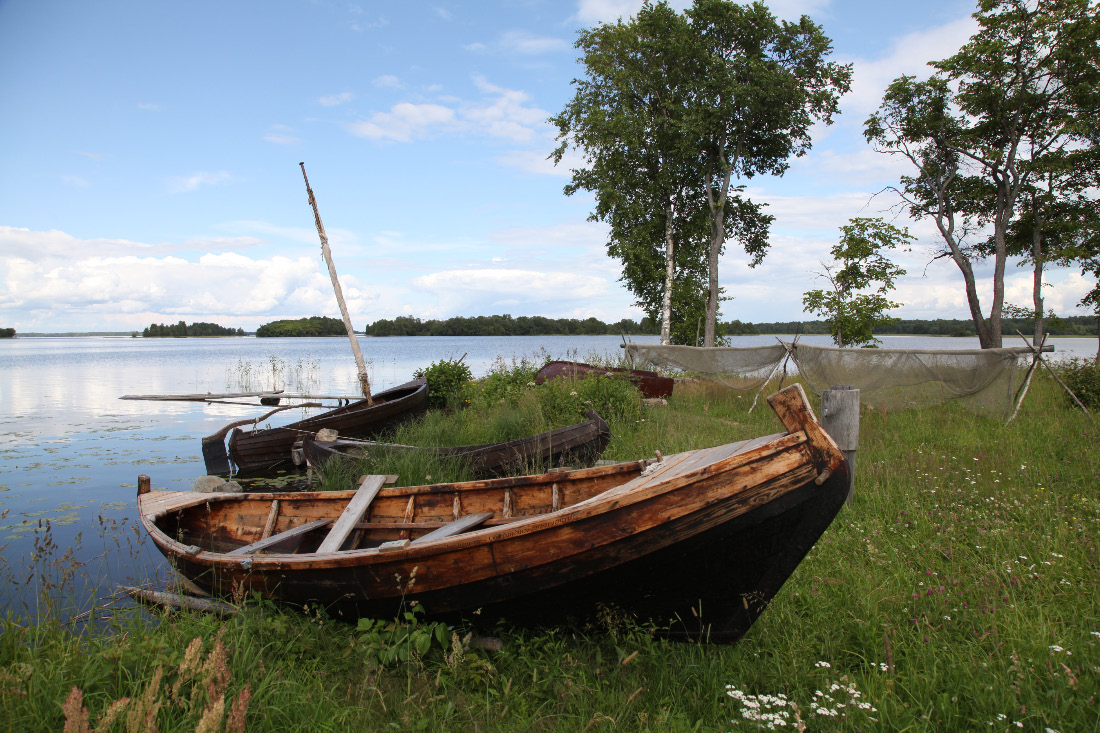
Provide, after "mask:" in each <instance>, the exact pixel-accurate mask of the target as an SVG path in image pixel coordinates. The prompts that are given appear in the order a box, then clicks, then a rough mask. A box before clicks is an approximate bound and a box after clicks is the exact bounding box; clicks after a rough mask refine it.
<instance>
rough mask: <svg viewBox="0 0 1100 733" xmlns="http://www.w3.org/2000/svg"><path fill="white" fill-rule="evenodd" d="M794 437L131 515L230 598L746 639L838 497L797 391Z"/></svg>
mask: <svg viewBox="0 0 1100 733" xmlns="http://www.w3.org/2000/svg"><path fill="white" fill-rule="evenodd" d="M768 401H769V403H770V404H771V405H772V408H773V409H774V410H775V411H776V414H777V415H778V416H779V418H780V421H781V422H782V423H783V426H784V428H785V431H784V432H781V433H777V434H775V435H768V436H764V437H760V438H755V439H751V440H742V441H738V442H735V443H729V444H726V445H719V446H715V447H713V448H704V449H700V450H691V451H687V452H685V453H679V454H676V455H670V456H666V457H664V458H663V459H661V458H659V459H658V460H655V461H654V460H649V461H633V462H630V463H620V464H614V465H610V466H598V467H594V468H586V469H579V470H573V471H558V472H550V473H545V474H539V475H533V476H522V477H516V478H497V479H488V480H483V481H470V482H464V483H456V484H436V485H431V486H408V487H400V488H397V487H395V488H383V482H384V481H385V477H383V476H365V477H364V478H363V479H362V483H361V486H360V488H359V489H358V490H353V491H344V492H323V493H319V492H310V493H289V492H283V493H270V494H256V493H251V494H220V495H219V494H199V495H196V494H194V493H191V492H177V491H150V480H149V477H148V476H141V477H139V479H138V514H139V517H140V521H141V524H142V526H143V527H144V528H145V530H146V531H147V532H148V534H149V537H150V538H151V539H152V541H153V543H154V544H155V545H156V546H157V548H158V549H159V550H160V551H161V552H163V553H164V555H165V556H166V557H167V558H168V559H169V561H170V562H171V563H172V565H173V566H175V568H176V569H177V570H178V571H179V572H180V573H181V574H182V575H183V576H184V577H186V578H187V579H189V580H190V581H192V582H193V583H195V584H196V585H198V586H199V587H200V588H201V589H203V590H204V591H207V592H210V593H212V594H214V595H217V596H221V597H230V596H232V594H233V593H234V592H237V593H244V594H246V595H247V594H249V593H258V594H259V595H260V596H261V597H263V598H269V599H274V600H281V601H287V602H292V603H307V602H314V603H317V604H319V605H320V607H322V608H325V609H326V610H328V611H329V612H330V613H333V614H337V615H343V616H344V617H355V616H374V617H390V618H392V617H393V616H394V615H395V614H397V613H398V612H399V611H400V609H402V608H403V607H407V604H409V603H410V602H413V601H416V602H418V603H420V604H422V607H423V608H424V609H425V612H426V614H427V616H428V617H431V618H441V619H457V618H463V617H465V618H468V619H470V620H473V621H475V622H478V623H480V622H484V621H487V620H491V619H498V618H503V619H505V620H507V621H509V622H512V623H515V624H547V623H553V624H559V623H563V622H569V621H571V620H577V621H581V620H584V619H585V618H587V617H588V616H589V615H590V614H592V613H593V612H595V611H596V610H597V609H598V608H600V607H601V606H603V607H612V608H618V609H620V610H622V611H624V612H626V613H629V614H633V615H635V616H636V617H637V618H639V619H651V620H653V621H654V622H656V623H657V625H658V627H659V628H663V629H664V630H665V633H667V634H669V635H671V636H678V637H689V638H694V639H703V640H710V641H733V640H734V639H737V638H738V637H740V636H741V635H742V634H744V633H745V631H747V630H748V628H749V626H750V625H751V624H752V623H753V621H754V620H755V619H756V618H757V616H759V614H760V613H761V612H762V611H763V610H764V609H765V608H766V607H767V605H768V603H769V602H770V601H771V599H772V598H773V597H774V596H775V594H776V592H777V591H778V590H779V588H780V587H781V586H782V585H783V583H784V582H785V581H786V579H787V578H788V577H789V576H790V574H791V573H792V572H793V571H794V569H795V568H796V567H797V566H798V564H799V562H801V561H802V559H803V558H804V557H805V555H806V553H807V552H809V550H810V548H811V547H813V545H814V543H815V542H816V541H817V540H818V538H819V537H820V536H821V534H822V533H823V532H824V531H825V530H826V529H827V528H828V526H829V524H830V523H831V522H832V521H833V518H834V517H835V516H836V514H837V512H839V511H840V508H841V506H843V504H844V499H845V497H846V495H847V492H848V469H847V464H846V463H845V460H844V455H843V454H842V453H841V452H840V450H839V449H838V448H837V445H836V443H835V442H834V441H833V440H832V439H831V438H830V437H829V436H828V434H827V433H825V431H824V430H823V429H822V428H821V427H820V426H819V425H818V423H817V420H816V418H815V417H814V415H813V412H812V410H811V409H810V406H809V404H808V402H807V401H806V396H805V393H804V392H803V391H802V388H801V386H800V385H793V386H791V387H788V388H786V389H784V390H782V391H780V392H778V393H776V394H775V395H772V397H770V398H769V400H768Z"/></svg>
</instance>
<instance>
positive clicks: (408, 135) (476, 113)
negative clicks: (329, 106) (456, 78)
mask: <svg viewBox="0 0 1100 733" xmlns="http://www.w3.org/2000/svg"><path fill="white" fill-rule="evenodd" d="M473 81H474V85H475V86H476V87H477V89H478V91H480V92H482V93H483V94H484V95H486V96H485V98H483V99H481V100H477V101H463V100H460V99H453V98H446V99H441V100H440V101H445V102H448V103H449V104H451V105H453V106H447V105H444V104H437V103H423V104H414V103H412V102H399V103H398V104H395V105H393V107H391V108H390V111H389V112H375V113H374V114H372V115H371V116H370V117H369V118H367V119H366V120H365V121H362V122H355V123H351V124H349V125H348V129H349V130H350V131H351V132H352V133H353V134H355V135H358V136H359V137H365V138H368V139H371V140H393V141H397V142H410V141H412V140H415V139H419V138H425V137H431V136H433V135H436V134H439V133H443V132H453V133H457V134H481V135H488V136H489V137H494V138H500V139H504V140H510V141H512V142H520V143H525V142H530V141H532V140H534V139H536V137H537V136H538V135H539V134H540V132H542V131H543V130H545V129H546V123H545V120H546V118H547V117H548V116H549V114H548V113H547V112H546V111H545V110H543V109H539V108H538V107H532V106H529V105H528V102H529V100H530V95H528V94H527V93H526V92H523V91H519V90H516V89H506V88H504V87H500V86H496V85H494V84H492V83H490V82H489V81H487V80H486V79H485V78H484V77H482V76H474V78H473Z"/></svg>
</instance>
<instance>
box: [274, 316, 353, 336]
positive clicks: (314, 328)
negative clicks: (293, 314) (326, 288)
mask: <svg viewBox="0 0 1100 733" xmlns="http://www.w3.org/2000/svg"><path fill="white" fill-rule="evenodd" d="M347 335H348V331H347V329H346V328H344V322H343V321H341V320H340V319H339V318H329V317H328V316H311V317H309V318H299V319H298V320H284V321H272V322H271V323H265V324H264V325H262V326H260V327H259V328H257V329H256V337H257V338H268V337H276V336H347Z"/></svg>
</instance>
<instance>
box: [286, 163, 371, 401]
mask: <svg viewBox="0 0 1100 733" xmlns="http://www.w3.org/2000/svg"><path fill="white" fill-rule="evenodd" d="M298 165H300V166H301V167H302V178H303V179H304V180H305V182H306V193H307V194H309V205H310V206H312V207H313V221H314V223H315V224H316V225H317V234H318V236H320V237H321V255H322V256H323V257H324V258H325V264H326V265H328V274H329V277H330V278H332V289H333V290H334V291H336V303H337V305H339V306H340V315H342V316H343V317H344V328H346V329H347V331H348V338H349V339H351V353H352V354H353V355H354V356H355V366H356V367H357V368H358V369H359V387H360V388H361V389H362V391H363V396H364V397H366V398H367V404H368V405H373V404H374V400H373V399H371V396H370V380H369V379H368V378H367V364H366V362H365V361H363V352H362V351H360V349H359V339H358V338H356V336H355V331H354V330H353V329H352V327H351V316H349V315H348V306H347V304H345V303H344V291H343V290H341V289H340V279H339V278H338V277H336V265H334V264H333V263H332V251H331V250H330V249H329V247H328V235H327V234H325V225H324V224H322V223H321V212H320V211H318V209H317V199H316V198H314V196H313V189H312V188H310V187H309V177H308V176H306V164H305V163H299V164H298Z"/></svg>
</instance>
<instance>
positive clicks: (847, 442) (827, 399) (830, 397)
mask: <svg viewBox="0 0 1100 733" xmlns="http://www.w3.org/2000/svg"><path fill="white" fill-rule="evenodd" d="M821 427H822V428H824V429H825V432H826V433H828V434H829V437H831V438H832V439H833V440H835V441H836V444H837V446H838V447H839V448H840V450H841V452H842V453H844V458H845V460H846V461H847V462H848V482H849V483H848V498H847V499H846V503H848V504H850V503H851V502H852V498H853V497H854V496H855V484H856V450H857V449H858V448H859V390H858V389H856V388H855V387H853V386H852V385H849V384H840V385H836V384H834V385H833V386H832V387H830V388H829V389H827V390H825V391H824V392H822V393H821Z"/></svg>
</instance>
